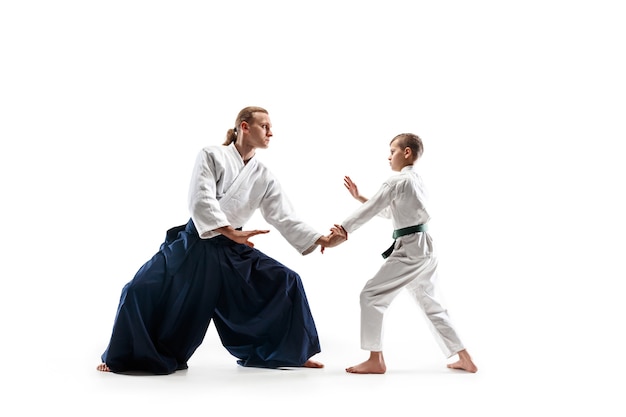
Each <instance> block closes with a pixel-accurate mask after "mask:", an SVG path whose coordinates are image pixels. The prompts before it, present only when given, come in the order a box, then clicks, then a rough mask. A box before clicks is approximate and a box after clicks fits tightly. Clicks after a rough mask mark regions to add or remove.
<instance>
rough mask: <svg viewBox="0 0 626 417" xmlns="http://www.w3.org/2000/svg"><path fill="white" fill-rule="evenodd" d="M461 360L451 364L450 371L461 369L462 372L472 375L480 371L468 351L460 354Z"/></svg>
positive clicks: (449, 365)
mask: <svg viewBox="0 0 626 417" xmlns="http://www.w3.org/2000/svg"><path fill="white" fill-rule="evenodd" d="M458 355H459V360H458V361H456V362H454V363H449V364H448V368H450V369H460V370H462V371H467V372H471V373H476V372H477V371H478V367H477V366H476V365H475V364H474V361H472V358H471V357H470V355H469V353H467V350H465V349H463V350H462V351H460V352H459V353H458Z"/></svg>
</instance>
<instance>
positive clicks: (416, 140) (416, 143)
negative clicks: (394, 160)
mask: <svg viewBox="0 0 626 417" xmlns="http://www.w3.org/2000/svg"><path fill="white" fill-rule="evenodd" d="M396 140H397V141H398V147H400V148H402V149H405V148H409V149H411V152H412V153H413V156H414V157H415V159H414V160H413V161H417V159H418V158H419V157H420V156H422V154H423V153H424V144H423V143H422V139H420V137H419V136H417V135H415V134H413V133H400V134H399V135H396V137H394V138H393V139H391V142H389V144H390V145H391V144H392V143H393V142H394V141H396Z"/></svg>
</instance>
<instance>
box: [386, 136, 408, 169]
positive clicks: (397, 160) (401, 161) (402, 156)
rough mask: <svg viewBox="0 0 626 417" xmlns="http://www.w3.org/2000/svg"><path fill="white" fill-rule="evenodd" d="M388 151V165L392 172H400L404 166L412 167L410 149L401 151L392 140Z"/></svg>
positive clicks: (395, 141)
mask: <svg viewBox="0 0 626 417" xmlns="http://www.w3.org/2000/svg"><path fill="white" fill-rule="evenodd" d="M389 150H390V153H389V158H388V159H389V165H391V169H392V170H393V171H401V170H402V168H404V167H405V166H408V165H413V160H412V155H411V148H408V147H407V148H404V149H402V148H401V147H400V146H398V141H397V140H394V141H393V142H391V145H390V146H389Z"/></svg>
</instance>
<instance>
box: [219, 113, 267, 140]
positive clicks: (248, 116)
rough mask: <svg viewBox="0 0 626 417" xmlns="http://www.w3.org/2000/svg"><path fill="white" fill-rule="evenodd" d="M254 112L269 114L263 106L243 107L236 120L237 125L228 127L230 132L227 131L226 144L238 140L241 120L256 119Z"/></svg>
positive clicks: (248, 121) (250, 120) (249, 120)
mask: <svg viewBox="0 0 626 417" xmlns="http://www.w3.org/2000/svg"><path fill="white" fill-rule="evenodd" d="M254 113H265V114H269V113H268V112H267V110H265V109H264V108H263V107H258V106H248V107H245V108H243V109H241V111H240V112H239V114H238V115H237V119H236V120H235V127H234V128H231V129H228V132H226V140H225V141H224V143H223V145H224V146H227V145H230V144H231V143H233V142H235V141H236V140H237V129H239V126H241V122H247V123H252V121H253V120H254Z"/></svg>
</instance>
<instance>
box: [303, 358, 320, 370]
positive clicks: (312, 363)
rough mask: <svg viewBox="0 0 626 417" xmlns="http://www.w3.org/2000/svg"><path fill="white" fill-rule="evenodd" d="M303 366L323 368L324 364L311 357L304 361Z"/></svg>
mask: <svg viewBox="0 0 626 417" xmlns="http://www.w3.org/2000/svg"><path fill="white" fill-rule="evenodd" d="M302 366H304V367H305V368H323V367H324V364H323V363H321V362H318V361H314V360H312V359H309V360H308V361H306V362H304V365H302Z"/></svg>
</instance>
